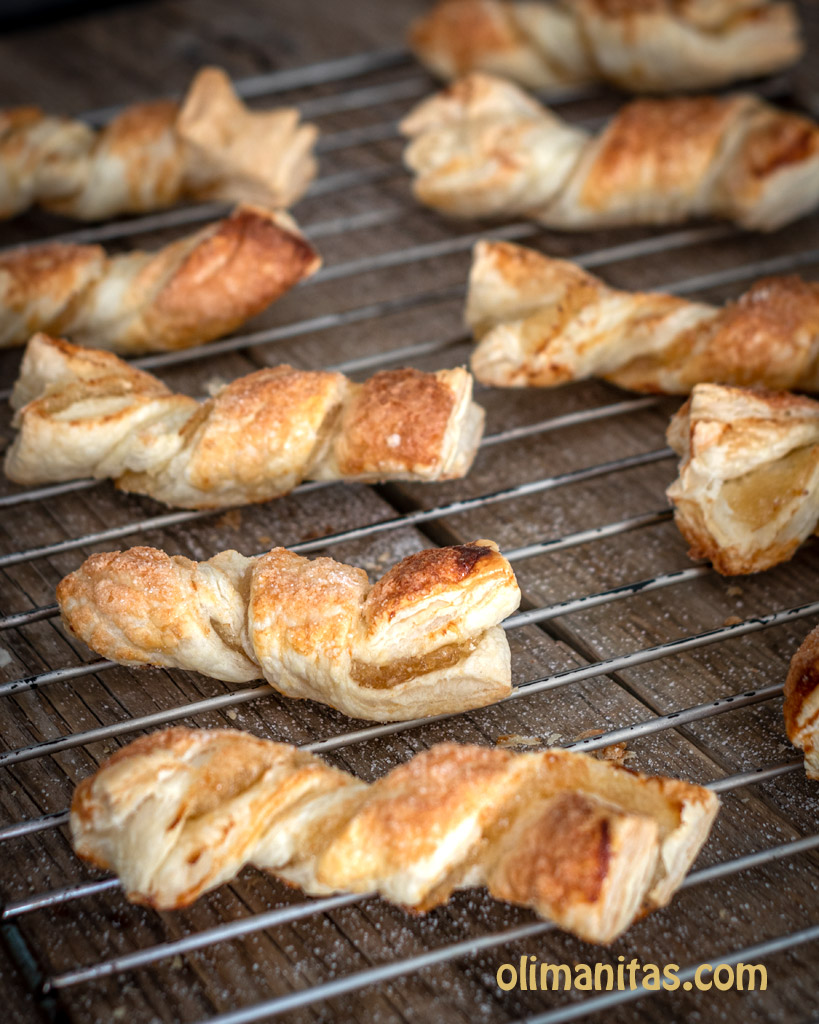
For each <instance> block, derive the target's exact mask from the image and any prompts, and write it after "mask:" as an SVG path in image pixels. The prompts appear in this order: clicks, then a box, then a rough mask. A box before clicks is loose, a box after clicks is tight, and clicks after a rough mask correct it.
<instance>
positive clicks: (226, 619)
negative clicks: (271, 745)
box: [57, 540, 520, 721]
mask: <svg viewBox="0 0 819 1024" xmlns="http://www.w3.org/2000/svg"><path fill="white" fill-rule="evenodd" d="M57 601H58V603H59V605H60V610H61V612H62V616H63V622H64V623H65V625H66V627H67V629H68V630H70V632H71V633H73V634H74V635H75V636H77V637H79V638H80V639H81V640H83V641H84V642H85V643H86V644H87V645H88V646H89V647H90V648H91V649H92V650H94V651H96V652H97V654H101V655H103V656H104V657H107V658H111V659H112V660H113V661H117V662H120V663H122V664H126V665H134V666H139V665H160V666H164V667H166V668H182V669H187V670H190V671H197V672H201V673H203V674H204V675H208V676H212V677H214V678H217V679H222V680H225V681H228V682H239V683H245V682H249V681H251V680H253V679H258V678H260V677H263V678H264V679H266V680H267V681H268V682H269V683H270V684H271V686H273V687H275V689H276V690H278V691H279V692H280V693H282V694H284V695H285V696H288V697H295V698H310V699H312V700H316V701H319V702H321V703H323V704H329V705H330V706H331V707H334V708H336V709H337V710H339V711H342V712H343V713H344V714H347V715H350V716H352V717H356V718H363V719H368V720H372V721H403V720H406V719H410V718H423V717H428V716H430V715H435V714H443V713H447V712H453V711H463V710H466V709H468V708H473V707H482V706H484V705H485V704H490V703H493V702H495V701H497V700H501V699H502V698H504V697H506V696H508V695H509V693H510V691H511V667H510V656H509V645H508V643H507V640H506V635H505V633H504V631H503V629H501V628H499V623H500V622H501V621H502V620H503V619H504V618H506V616H507V615H510V614H511V613H512V612H513V611H514V610H515V609H516V608H517V606H518V604H519V602H520V590H519V589H518V585H517V582H516V581H515V576H514V573H513V572H512V569H511V566H510V565H509V563H508V562H507V561H506V559H505V558H504V557H503V556H502V555H501V554H500V553H499V552H498V549H497V546H496V545H495V544H494V543H493V542H492V541H488V540H481V541H476V542H475V543H474V544H465V545H461V546H456V547H449V548H436V549H432V550H429V551H421V552H418V553H417V554H414V555H410V556H408V557H407V558H405V559H404V560H403V561H401V562H399V563H398V564H397V565H395V566H394V567H393V568H392V569H391V570H390V571H389V572H388V573H387V574H386V575H385V576H384V577H382V579H381V580H379V581H378V582H377V583H376V584H375V585H373V586H371V585H370V583H369V582H368V579H367V574H366V573H365V572H364V570H363V569H357V568H354V567H353V566H349V565H344V564H342V563H340V562H336V561H334V560H333V559H331V558H317V559H314V560H310V559H307V558H302V557H300V556H299V555H296V554H293V552H291V551H287V550H286V549H285V548H274V549H273V550H272V551H269V552H268V553H267V554H264V555H260V556H257V557H254V558H246V557H245V556H243V555H240V554H239V553H238V552H236V551H223V552H221V553H220V554H218V555H215V556H214V557H213V558H211V559H209V560H208V561H206V562H193V561H191V560H190V559H188V558H183V557H182V556H180V555H175V556H169V555H167V554H165V553H164V552H163V551H158V550H156V549H155V548H131V549H130V550H128V551H116V552H112V553H106V554H98V555H92V556H91V557H90V558H88V559H87V560H86V561H85V562H84V563H83V565H82V566H81V567H80V568H79V569H77V570H76V571H75V572H73V573H71V574H70V575H69V576H66V577H65V579H63V580H62V581H61V582H60V584H59V586H58V587H57Z"/></svg>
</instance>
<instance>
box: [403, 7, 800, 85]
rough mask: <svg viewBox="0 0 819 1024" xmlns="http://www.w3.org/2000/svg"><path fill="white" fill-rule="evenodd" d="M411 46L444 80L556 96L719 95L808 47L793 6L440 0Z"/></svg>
mask: <svg viewBox="0 0 819 1024" xmlns="http://www.w3.org/2000/svg"><path fill="white" fill-rule="evenodd" d="M409 41H410V46H411V47H412V49H413V50H414V52H415V54H416V56H417V57H418V59H419V60H420V61H421V62H422V63H423V64H425V65H426V67H428V68H429V69H430V70H431V71H432V72H433V74H435V75H438V76H439V77H440V78H444V79H453V78H458V77H460V76H461V75H465V74H467V73H468V72H470V71H484V72H488V73H490V74H495V75H503V76H505V77H507V78H511V79H512V80H513V81H516V82H520V83H521V84H522V85H525V86H528V87H529V88H531V89H539V90H542V89H546V90H551V91H553V92H555V93H560V92H561V91H562V90H565V89H567V88H571V87H572V86H577V85H585V84H586V83H589V82H594V81H599V80H603V81H608V82H613V83H614V84H616V85H618V86H619V87H620V88H623V89H628V90H631V91H632V92H678V91H682V90H688V89H707V88H713V87H715V86H719V85H724V84H726V83H728V82H731V81H734V80H735V79H738V78H752V77H754V76H756V75H764V74H768V73H770V72H773V71H777V70H779V69H781V68H785V67H787V66H788V65H789V64H792V63H793V62H794V61H796V60H798V58H799V56H800V55H801V53H802V50H803V46H802V43H801V41H800V38H799V20H798V17H797V13H796V9H795V7H794V6H793V4H790V3H768V2H766V0H721V2H719V3H715V2H714V0H682V2H680V0H641V2H640V3H639V4H630V3H618V2H616V0H573V2H571V3H563V2H559V0H550V2H521V0H518V2H513V3H508V2H503V0H441V2H439V3H438V4H437V5H436V6H435V7H433V9H432V10H431V11H430V12H429V13H428V14H425V15H423V16H422V17H421V18H419V19H418V20H417V21H415V22H414V24H413V25H412V27H411V29H410V34H409Z"/></svg>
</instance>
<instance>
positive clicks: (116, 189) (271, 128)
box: [0, 68, 317, 220]
mask: <svg viewBox="0 0 819 1024" xmlns="http://www.w3.org/2000/svg"><path fill="white" fill-rule="evenodd" d="M299 120H300V119H299V112H298V110H297V109H296V108H295V107H282V108H280V109H274V110H258V111H257V110H249V109H248V108H247V107H246V106H245V105H244V103H243V102H242V101H241V99H239V97H238V96H237V95H236V93H235V92H234V90H233V87H232V85H231V83H230V79H229V78H228V76H227V75H226V74H225V73H224V71H221V70H220V69H219V68H204V69H203V70H201V71H200V72H199V73H198V74H197V75H196V77H195V78H194V80H193V81H192V83H191V85H190V87H189V89H188V92H187V93H186V95H185V97H184V99H183V100H182V102H181V103H176V102H173V101H170V100H160V101H157V102H154V103H139V104H135V105H134V106H130V107H127V108H126V109H125V110H124V111H123V112H122V113H121V114H119V115H118V116H117V117H115V118H114V119H113V120H112V121H110V122H109V123H108V124H107V125H106V126H105V127H104V128H102V129H101V130H100V131H95V130H94V129H93V128H91V127H90V125H88V124H86V123H85V122H84V121H78V120H72V119H70V118H66V117H56V116H51V115H49V114H45V113H44V112H43V111H41V110H39V109H38V108H37V107H17V108H14V109H8V110H3V111H0V217H11V216H13V215H14V214H16V213H20V212H22V211H23V210H25V209H27V208H28V207H29V206H32V205H34V204H38V205H40V206H44V207H46V208H47V209H49V210H53V211H54V212H55V213H60V214H64V215H66V216H69V217H78V218H81V219H83V220H99V219H102V218H105V217H111V216H113V215H114V214H117V213H140V212H145V211H148V210H155V209H159V208H162V207H165V206H170V205H172V204H174V203H178V202H180V201H183V200H202V199H224V200H227V201H229V202H242V201H244V202H250V203H257V204H259V205H262V206H266V207H269V208H271V209H281V208H284V207H287V206H290V205H291V204H292V203H294V202H295V201H296V200H297V199H298V198H299V196H301V195H302V194H303V192H304V191H305V189H306V188H307V186H308V185H309V183H310V181H311V180H312V179H313V178H314V177H315V174H316V170H317V164H316V160H315V157H314V156H313V146H314V144H315V141H316V136H317V129H316V128H315V126H314V125H311V124H300V123H299Z"/></svg>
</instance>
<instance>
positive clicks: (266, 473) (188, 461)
mask: <svg viewBox="0 0 819 1024" xmlns="http://www.w3.org/2000/svg"><path fill="white" fill-rule="evenodd" d="M11 403H12V406H13V407H14V408H15V409H17V410H18V411H17V414H16V416H15V420H14V425H15V426H17V427H18V428H19V433H18V434H17V436H16V437H15V439H14V442H13V443H12V445H11V446H10V448H9V450H8V453H7V454H6V462H5V471H6V475H7V476H8V477H9V479H11V480H14V481H15V482H17V483H21V484H36V483H46V482H48V481H58V480H75V479H78V478H81V477H84V476H93V477H97V478H104V477H112V478H113V479H114V480H115V481H116V484H117V486H118V487H120V488H121V489H122V490H125V491H133V492H136V493H137V494H148V495H150V496H151V497H153V498H156V499H157V500H158V501H164V502H165V503H166V504H168V505H175V506H178V507H180V508H220V507H223V506H226V505H235V504H238V503H242V502H258V501H267V500H268V499H269V498H275V497H279V496H280V495H282V494H286V493H287V492H288V491H290V490H292V489H293V488H294V487H295V486H296V485H297V484H298V483H300V482H301V481H302V480H305V479H310V480H355V481H367V482H371V481H376V480H423V481H428V480H448V479H454V478H456V477H461V476H464V475H465V474H466V473H467V471H468V470H469V467H470V466H471V465H472V460H473V459H474V457H475V452H476V451H477V447H478V444H479V442H480V439H481V435H482V432H483V410H482V409H481V408H480V406H477V405H475V403H474V402H473V401H472V378H471V377H470V375H469V374H468V373H467V372H466V370H464V369H462V368H457V369H454V370H439V371H438V372H437V373H421V372H420V371H418V370H409V369H406V370H389V371H384V372H381V373H377V374H376V375H375V376H374V377H371V378H370V379H369V380H368V381H365V382H364V383H363V384H354V383H353V382H352V381H350V380H348V378H347V377H345V376H344V375H343V374H341V373H331V372H323V371H315V370H295V369H293V368H292V367H290V366H277V367H274V368H270V369H265V370H258V371H257V372H256V373H250V374H248V375H247V376H246V377H240V378H239V379H238V380H235V381H233V382H232V383H231V384H228V385H227V386H226V387H225V388H223V389H222V390H221V391H220V392H219V393H218V394H217V395H216V396H215V397H214V398H211V399H209V400H208V401H206V402H198V401H197V400H196V399H195V398H189V397H188V396H187V395H178V394H173V393H172V392H171V391H169V390H168V388H166V387H165V385H164V384H163V383H162V382H161V381H159V380H157V378H156V377H153V376H152V375H151V374H149V373H144V372H143V371H141V370H137V369H135V368H134V367H133V366H129V365H128V363H125V362H123V361H122V360H121V359H118V358H117V357H116V356H115V355H112V354H111V353H110V352H99V351H97V350H96V349H83V348H79V347H77V346H75V345H70V344H68V342H65V341H59V340H57V339H55V338H49V337H47V336H46V335H45V334H38V335H35V336H34V337H33V338H32V339H31V341H30V342H29V344H28V347H27V349H26V352H25V355H24V357H23V362H22V366H21V368H20V377H19V379H18V380H17V383H16V384H15V386H14V391H13V393H12V397H11Z"/></svg>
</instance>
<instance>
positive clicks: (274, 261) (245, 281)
mask: <svg viewBox="0 0 819 1024" xmlns="http://www.w3.org/2000/svg"><path fill="white" fill-rule="evenodd" d="M320 266H321V259H320V257H319V256H318V254H317V253H316V251H315V250H314V249H313V248H312V246H311V245H310V244H309V242H308V241H307V240H306V239H305V238H304V236H303V235H302V234H301V232H300V231H299V229H298V227H297V225H296V223H295V221H294V220H293V219H292V218H291V217H289V216H287V214H284V213H276V212H274V211H271V210H268V209H265V208H263V207H258V206H251V205H249V204H243V205H240V206H239V207H237V209H236V210H235V211H234V212H233V213H232V214H231V216H229V217H226V218H225V219H223V220H220V221H216V222H214V223H213V224H209V225H208V226H207V227H204V228H202V229H201V230H200V231H197V232H195V233H194V234H192V235H189V236H188V237H186V238H182V239H179V240H178V241H176V242H172V243H170V244H169V245H166V246H164V247H163V248H162V249H160V250H158V251H156V252H139V251H132V252H128V253H125V254H122V255H117V256H108V255H107V254H106V253H105V250H104V249H102V248H101V247H100V246H97V245H66V244H61V243H52V244H47V245H41V246H31V247H30V248H29V247H26V248H21V249H14V250H12V251H10V252H7V253H0V347H4V346H9V345H21V344H23V343H24V342H26V341H28V339H29V338H30V337H31V336H32V334H34V333H35V332H37V331H44V332H59V333H65V334H66V335H68V336H69V337H70V338H71V339H72V341H74V342H75V343H78V344H82V345H89V346H95V347H99V348H105V349H111V350H112V351H114V352H120V353H123V354H136V353H140V352H154V351H166V350H168V349H179V348H188V347H189V346H191V345H199V344H202V343H203V342H207V341H211V340H212V339H213V338H218V337H221V336H222V335H224V334H228V333H229V332H230V331H233V330H235V329H236V328H237V327H239V326H240V325H241V324H242V323H244V322H245V320H248V319H249V318H250V317H253V316H256V314H258V313H261V312H262V310H264V309H266V308H267V307H268V306H269V305H270V304H271V303H272V302H275V300H276V299H278V298H280V297H281V296H282V295H283V294H284V293H285V292H286V291H289V289H290V288H292V287H293V286H294V285H295V284H297V283H298V282H299V281H302V280H304V279H305V278H307V277H309V276H310V275H311V274H313V273H315V272H316V270H318V268H319V267H320Z"/></svg>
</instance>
